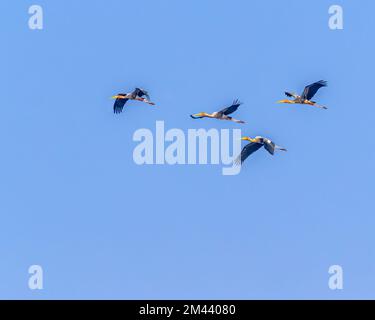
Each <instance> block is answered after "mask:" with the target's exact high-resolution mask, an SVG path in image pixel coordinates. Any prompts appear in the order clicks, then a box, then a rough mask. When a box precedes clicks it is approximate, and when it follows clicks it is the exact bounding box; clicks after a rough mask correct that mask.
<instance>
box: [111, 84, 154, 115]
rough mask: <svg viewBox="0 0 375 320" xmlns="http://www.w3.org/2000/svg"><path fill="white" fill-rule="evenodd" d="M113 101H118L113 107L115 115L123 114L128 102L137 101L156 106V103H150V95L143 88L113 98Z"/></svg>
mask: <svg viewBox="0 0 375 320" xmlns="http://www.w3.org/2000/svg"><path fill="white" fill-rule="evenodd" d="M112 99H116V100H115V103H114V105H113V111H114V113H121V112H122V110H123V109H124V106H125V104H126V102H128V100H137V101H141V102H145V103H148V104H150V105H155V103H153V102H151V101H150V96H149V95H148V92H147V91H146V90H144V89H141V88H135V90H134V91H133V92H130V93H119V94H117V95H115V96H113V97H112Z"/></svg>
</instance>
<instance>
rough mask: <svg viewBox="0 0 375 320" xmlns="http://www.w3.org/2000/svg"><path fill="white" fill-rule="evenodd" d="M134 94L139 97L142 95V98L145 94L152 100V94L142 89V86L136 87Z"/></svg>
mask: <svg viewBox="0 0 375 320" xmlns="http://www.w3.org/2000/svg"><path fill="white" fill-rule="evenodd" d="M133 94H134V95H135V96H137V97H140V98H142V97H143V96H145V97H146V99H147V100H150V96H149V94H148V92H147V91H146V90H144V89H141V88H135V90H134V92H133Z"/></svg>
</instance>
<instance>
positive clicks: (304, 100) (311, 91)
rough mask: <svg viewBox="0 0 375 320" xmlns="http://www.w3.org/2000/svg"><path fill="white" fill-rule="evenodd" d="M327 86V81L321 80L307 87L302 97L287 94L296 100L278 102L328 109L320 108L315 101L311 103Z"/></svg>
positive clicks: (286, 93)
mask: <svg viewBox="0 0 375 320" xmlns="http://www.w3.org/2000/svg"><path fill="white" fill-rule="evenodd" d="M326 86H327V81H324V80H320V81H318V82H315V83H313V84H310V85H308V86H306V87H305V90H303V93H302V95H300V96H299V95H298V94H295V93H290V92H285V95H286V96H287V97H289V98H294V100H288V99H285V100H280V101H278V103H292V104H308V105H310V106H315V107H318V108H321V109H327V107H323V106H320V105H318V104H317V103H316V102H315V101H311V98H312V97H313V96H315V94H316V93H317V92H318V90H319V89H320V88H322V87H326Z"/></svg>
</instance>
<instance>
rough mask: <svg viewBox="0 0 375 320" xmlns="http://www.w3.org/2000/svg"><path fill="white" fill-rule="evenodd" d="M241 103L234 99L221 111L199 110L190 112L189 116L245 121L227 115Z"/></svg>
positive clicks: (237, 121)
mask: <svg viewBox="0 0 375 320" xmlns="http://www.w3.org/2000/svg"><path fill="white" fill-rule="evenodd" d="M241 104H242V103H241V102H239V101H238V99H236V100H234V101H233V103H232V105H231V106H230V107H227V108H225V109H223V110H221V111H217V112H214V113H206V112H200V113H196V114H192V115H191V116H190V117H192V118H193V119H202V118H213V119H219V120H229V121H233V122H236V123H245V122H244V121H242V120H237V119H234V118H232V117H229V115H230V114H232V113H233V112H235V111H236V110H237V109H238V107H239V106H240V105H241Z"/></svg>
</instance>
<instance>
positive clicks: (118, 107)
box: [113, 98, 129, 113]
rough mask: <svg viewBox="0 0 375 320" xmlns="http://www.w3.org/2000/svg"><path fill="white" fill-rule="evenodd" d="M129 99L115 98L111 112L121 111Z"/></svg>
mask: <svg viewBox="0 0 375 320" xmlns="http://www.w3.org/2000/svg"><path fill="white" fill-rule="evenodd" d="M128 100H129V99H118V98H117V99H116V100H115V104H114V105H113V112H114V113H121V112H122V109H124V105H125V103H126V102H127V101H128Z"/></svg>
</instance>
